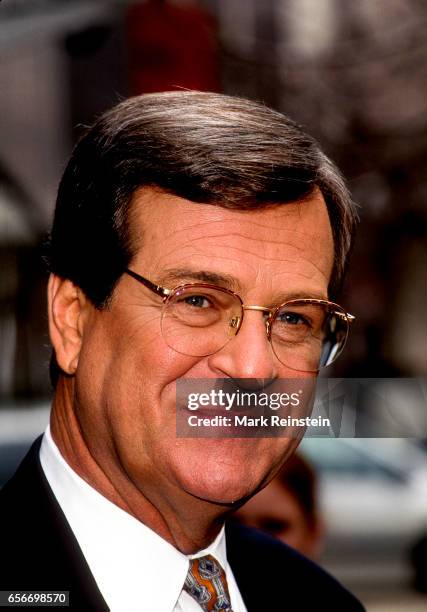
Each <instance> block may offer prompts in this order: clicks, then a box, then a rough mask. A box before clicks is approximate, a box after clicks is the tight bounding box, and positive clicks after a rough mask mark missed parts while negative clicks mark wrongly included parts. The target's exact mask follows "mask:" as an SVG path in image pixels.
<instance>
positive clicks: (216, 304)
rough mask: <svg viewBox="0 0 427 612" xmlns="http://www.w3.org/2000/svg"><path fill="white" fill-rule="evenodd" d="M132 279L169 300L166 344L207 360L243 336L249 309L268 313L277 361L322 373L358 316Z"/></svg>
mask: <svg viewBox="0 0 427 612" xmlns="http://www.w3.org/2000/svg"><path fill="white" fill-rule="evenodd" d="M125 272H126V274H128V275H129V276H131V277H132V278H134V279H135V280H137V281H138V282H139V283H141V284H142V285H144V286H145V287H146V288H147V289H149V290H150V291H152V292H153V293H156V294H157V295H158V296H160V297H161V298H162V300H163V311H162V316H161V331H162V335H163V338H164V340H165V342H166V344H167V345H168V346H169V347H170V348H172V349H173V350H175V351H177V352H178V353H181V354H183V355H190V356H193V357H205V356H207V355H212V354H213V353H216V352H217V351H219V350H220V349H222V348H223V347H224V346H225V345H226V344H227V342H229V341H230V340H231V339H232V338H233V337H234V336H236V335H237V334H238V333H239V330H240V328H241V326H242V323H243V318H244V313H245V311H246V310H256V311H259V312H262V313H263V315H264V320H265V327H266V332H267V338H268V340H269V341H270V343H271V346H272V349H273V351H274V354H275V355H276V357H277V359H278V360H279V361H280V362H281V363H282V364H283V365H285V366H287V367H288V368H290V369H292V370H297V371H304V372H318V371H319V369H320V368H323V367H326V366H328V365H330V364H331V363H333V362H334V361H335V360H336V359H337V357H338V356H339V355H340V353H341V352H342V350H343V348H344V345H345V343H346V340H347V336H348V331H349V326H350V323H351V322H352V321H353V320H354V318H355V317H354V316H353V315H351V314H349V313H348V312H345V310H344V309H343V308H342V307H341V306H338V304H335V303H334V302H329V301H327V300H318V299H312V298H304V299H296V300H290V301H288V302H285V303H283V304H280V305H279V306H276V307H274V308H267V307H265V306H255V305H246V304H244V303H243V300H242V299H241V297H240V296H239V295H238V294H237V293H234V292H233V291H230V290H229V289H225V288H224V287H218V286H217V285H210V284H207V283H186V284H183V285H179V286H178V287H175V288H174V289H166V288H165V287H161V286H160V285H156V284H155V283H153V282H151V281H149V280H148V279H146V278H144V277H143V276H140V275H139V274H137V273H136V272H134V271H133V270H130V269H126V270H125Z"/></svg>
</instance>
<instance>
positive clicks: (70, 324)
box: [47, 274, 89, 374]
mask: <svg viewBox="0 0 427 612" xmlns="http://www.w3.org/2000/svg"><path fill="white" fill-rule="evenodd" d="M47 298H48V314H49V334H50V339H51V341H52V345H53V348H54V350H55V356H56V361H57V363H58V365H59V367H60V368H61V370H63V371H64V372H66V373H67V374H74V373H75V372H76V370H77V365H78V363H79V355H80V349H81V345H82V338H83V328H84V320H85V316H84V314H85V313H86V310H87V308H88V306H89V304H88V300H87V298H86V296H85V295H84V293H83V292H82V290H81V289H80V288H79V287H77V286H76V285H74V283H72V282H71V281H70V280H67V279H63V278H60V277H59V276H56V275H55V274H51V275H50V277H49V283H48V289H47Z"/></svg>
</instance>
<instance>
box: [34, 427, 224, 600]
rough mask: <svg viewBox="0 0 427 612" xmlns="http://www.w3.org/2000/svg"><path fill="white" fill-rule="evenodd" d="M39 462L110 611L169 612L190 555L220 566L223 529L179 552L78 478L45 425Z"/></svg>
mask: <svg viewBox="0 0 427 612" xmlns="http://www.w3.org/2000/svg"><path fill="white" fill-rule="evenodd" d="M40 460H41V464H42V467H43V470H44V472H45V474H46V477H47V480H48V482H49V484H50V486H51V488H52V490H53V493H54V495H55V497H56V498H57V500H58V502H59V504H60V506H61V508H62V510H63V512H64V514H65V516H66V518H67V520H68V522H69V524H70V527H71V529H72V530H73V532H74V535H75V537H76V539H77V541H78V543H79V545H80V548H81V550H82V552H83V554H84V556H85V558H86V560H87V562H88V564H89V567H90V568H91V571H92V573H93V576H94V578H95V581H96V582H97V584H98V587H99V589H100V591H101V593H102V595H103V597H104V599H105V601H106V602H107V604H108V606H109V607H110V609H111V610H112V611H115V610H127V611H129V612H131V611H132V610H135V611H136V610H138V611H140V610H141V609H144V610H165V611H171V612H172V610H173V609H174V606H175V604H176V602H177V600H178V597H179V595H180V593H181V590H182V587H183V584H184V581H185V578H186V575H187V572H188V566H189V559H190V558H194V557H200V556H203V555H208V554H211V555H213V556H214V557H215V558H216V559H217V560H218V561H219V562H220V563H221V565H222V566H223V567H224V568H225V567H226V565H227V556H226V543H225V531H224V528H222V529H221V531H220V533H219V534H218V536H217V537H216V538H215V540H214V541H213V542H212V544H210V546H208V547H207V548H205V549H204V550H202V551H200V552H198V553H196V554H194V555H189V556H186V555H184V554H182V553H181V552H180V551H179V550H177V549H176V548H174V547H173V546H172V545H171V544H169V543H168V542H166V540H164V539H163V538H161V537H160V536H159V535H158V534H157V533H155V532H154V531H153V530H152V529H150V528H149V527H147V526H146V525H144V524H143V523H141V522H140V521H138V520H137V519H136V518H134V517H133V516H131V515H130V514H128V513H127V512H125V511H124V510H122V509H121V508H119V507H118V506H116V505H115V504H113V503H112V502H110V501H109V500H108V499H106V498H105V497H104V496H103V495H101V494H100V493H98V491H96V490H95V489H94V488H93V487H91V486H90V485H89V484H88V483H87V482H85V481H84V480H83V479H82V478H80V476H78V474H76V472H74V470H73V469H72V468H71V467H70V466H69V465H68V463H67V462H66V461H65V459H64V458H63V457H62V455H61V453H60V452H59V449H58V447H57V446H56V444H55V442H54V441H53V438H52V436H51V432H50V428H49V426H48V427H47V429H46V432H45V435H44V437H43V441H42V445H41V449H40ZM166 572H167V575H165V574H166ZM136 602H137V603H136Z"/></svg>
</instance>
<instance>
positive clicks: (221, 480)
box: [179, 453, 270, 505]
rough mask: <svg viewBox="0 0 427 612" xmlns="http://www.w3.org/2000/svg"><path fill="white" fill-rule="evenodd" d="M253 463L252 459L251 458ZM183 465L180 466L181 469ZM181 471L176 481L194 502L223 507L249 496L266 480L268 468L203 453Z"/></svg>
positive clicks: (243, 460) (267, 466) (243, 459)
mask: <svg viewBox="0 0 427 612" xmlns="http://www.w3.org/2000/svg"><path fill="white" fill-rule="evenodd" d="M252 461H253V459H252ZM184 467H185V466H183V465H181V468H184ZM186 467H187V468H188V469H182V470H181V475H180V478H179V480H180V481H181V486H182V488H183V489H184V490H185V491H187V493H189V494H190V495H192V496H194V497H197V498H198V499H201V500H204V501H207V502H211V503H216V504H224V505H233V504H235V503H236V502H238V501H240V500H242V499H244V498H246V497H248V496H251V495H252V494H253V493H254V491H256V490H257V489H258V488H259V487H260V485H261V483H263V481H264V480H265V479H266V475H268V472H269V468H270V466H269V465H264V466H262V465H260V462H258V464H257V465H251V464H250V462H248V460H247V457H242V458H240V460H239V458H237V457H234V458H233V459H231V458H230V457H228V456H227V454H224V456H223V457H218V456H216V455H215V454H213V455H210V454H209V453H206V454H204V455H203V456H202V457H200V455H199V457H198V459H197V461H191V462H190V463H189V464H188V465H187V466H186Z"/></svg>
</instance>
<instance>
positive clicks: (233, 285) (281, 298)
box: [159, 268, 328, 305]
mask: <svg viewBox="0 0 427 612" xmlns="http://www.w3.org/2000/svg"><path fill="white" fill-rule="evenodd" d="M159 281H160V284H161V285H163V286H164V285H166V286H168V285H170V284H172V285H173V283H174V282H177V281H187V282H200V283H208V284H211V285H218V286H220V287H225V288H226V289H230V290H231V291H234V292H235V293H239V292H242V286H241V284H240V283H239V281H238V280H237V279H236V278H235V277H234V276H230V275H229V274H218V273H217V272H207V271H201V270H200V271H198V270H192V269H191V268H169V269H167V270H165V271H164V273H163V274H162V276H161V278H160V279H159ZM170 288H173V287H170ZM304 298H311V299H315V300H328V296H327V295H324V294H323V293H319V292H317V291H315V292H313V291H294V292H292V293H285V292H283V291H281V292H280V293H278V294H277V296H276V298H275V299H274V304H275V305H278V304H282V303H284V302H288V301H290V300H300V299H304Z"/></svg>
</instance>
